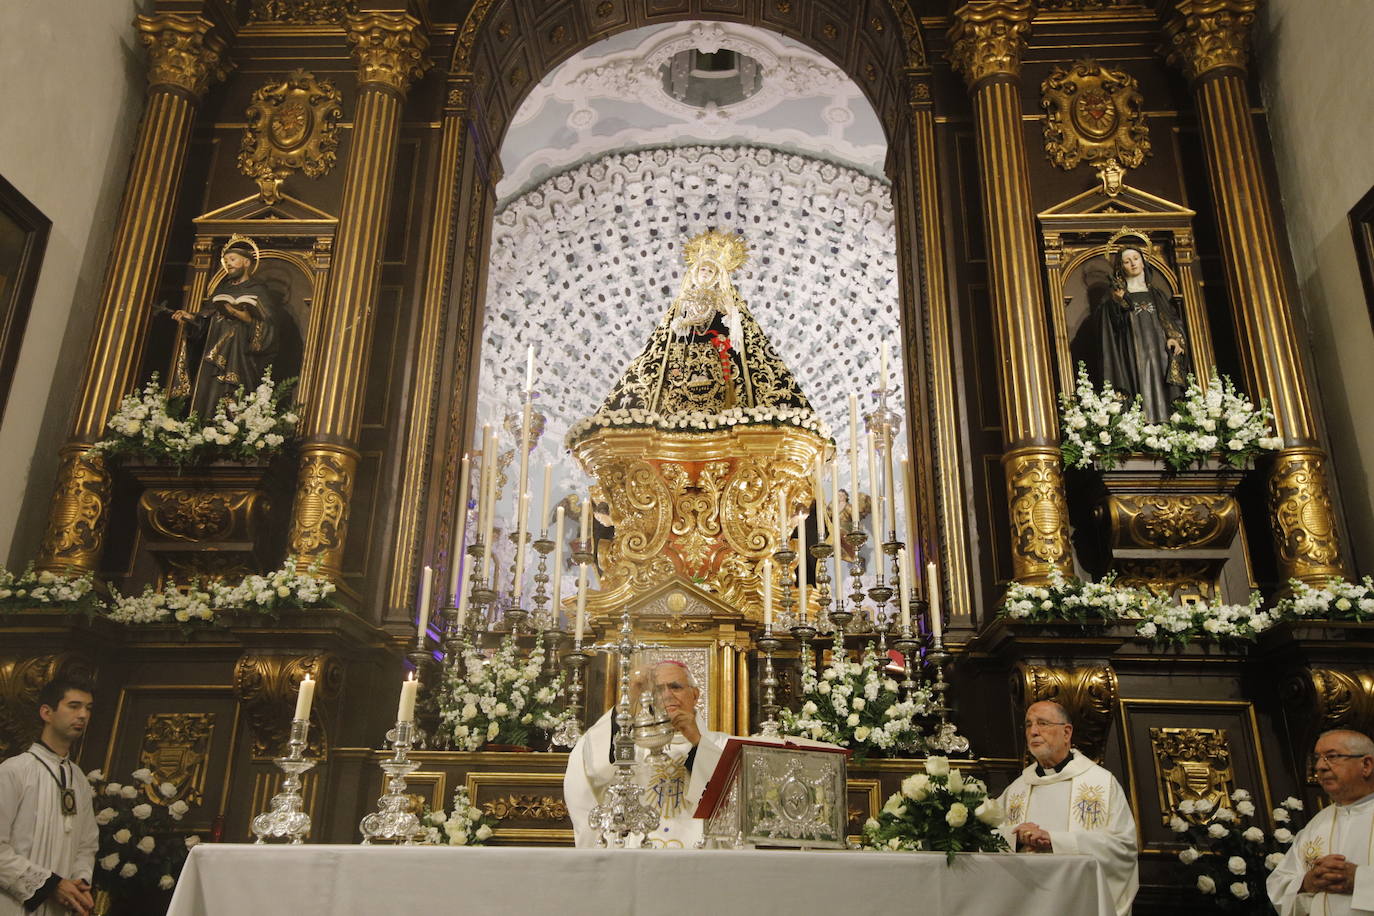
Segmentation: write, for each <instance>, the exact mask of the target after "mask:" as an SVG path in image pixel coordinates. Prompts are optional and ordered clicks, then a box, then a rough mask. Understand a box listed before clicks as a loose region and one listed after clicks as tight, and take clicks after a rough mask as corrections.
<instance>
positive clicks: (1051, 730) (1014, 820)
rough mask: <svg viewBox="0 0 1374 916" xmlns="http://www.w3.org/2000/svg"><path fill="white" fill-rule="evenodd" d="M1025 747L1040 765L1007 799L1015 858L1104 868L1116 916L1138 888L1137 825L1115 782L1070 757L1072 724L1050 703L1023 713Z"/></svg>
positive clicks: (1006, 827) (1006, 826) (1005, 830)
mask: <svg viewBox="0 0 1374 916" xmlns="http://www.w3.org/2000/svg"><path fill="white" fill-rule="evenodd" d="M1025 725H1026V746H1027V748H1028V749H1029V750H1030V753H1031V756H1032V757H1034V758H1035V764H1033V765H1032V766H1028V767H1026V769H1025V770H1024V771H1022V773H1021V775H1020V776H1018V777H1017V778H1016V781H1015V782H1013V783H1012V784H1011V786H1010V787H1009V788H1008V789H1007V791H1006V792H1005V793H1003V795H1002V799H1001V802H1002V810H1004V811H1005V812H1006V813H1007V819H1006V820H1005V821H1004V822H1003V826H1002V828H1001V830H1002V835H1003V836H1005V837H1006V839H1007V843H1008V844H1009V845H1010V846H1011V848H1012V849H1013V850H1016V851H1017V852H1032V853H1036V852H1040V853H1068V854H1073V853H1078V854H1082V855H1089V856H1092V857H1093V858H1094V859H1096V860H1097V862H1098V864H1099V865H1100V866H1101V867H1102V873H1103V875H1104V876H1105V877H1106V879H1107V887H1108V888H1109V889H1110V891H1111V895H1112V899H1113V900H1114V901H1115V903H1116V912H1117V914H1118V916H1126V914H1127V913H1130V911H1131V902H1132V901H1133V900H1135V893H1136V890H1137V889H1138V888H1139V887H1140V863H1139V860H1138V859H1137V857H1136V856H1137V853H1136V843H1137V840H1136V829H1135V818H1134V816H1132V814H1131V805H1130V802H1129V801H1127V799H1126V793H1125V792H1124V791H1123V790H1122V788H1121V784H1120V783H1118V782H1117V781H1116V777H1114V776H1112V774H1111V773H1109V772H1107V770H1105V769H1104V768H1102V767H1100V766H1098V765H1097V764H1095V763H1093V762H1092V761H1091V760H1089V759H1088V758H1087V757H1085V756H1083V755H1082V754H1081V753H1079V752H1078V751H1077V750H1073V747H1072V744H1073V725H1072V724H1071V723H1070V722H1069V715H1068V712H1067V711H1066V710H1065V709H1064V707H1062V706H1060V705H1059V704H1058V703H1055V702H1053V701H1050V700H1044V701H1041V702H1039V703H1033V704H1031V706H1030V708H1029V709H1027V710H1026V722H1025Z"/></svg>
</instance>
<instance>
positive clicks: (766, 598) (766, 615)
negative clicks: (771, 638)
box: [762, 557, 773, 631]
mask: <svg viewBox="0 0 1374 916" xmlns="http://www.w3.org/2000/svg"><path fill="white" fill-rule="evenodd" d="M762 574H763V628H764V629H765V630H770V631H771V630H772V629H773V561H772V559H771V558H769V557H764V558H763V571H762Z"/></svg>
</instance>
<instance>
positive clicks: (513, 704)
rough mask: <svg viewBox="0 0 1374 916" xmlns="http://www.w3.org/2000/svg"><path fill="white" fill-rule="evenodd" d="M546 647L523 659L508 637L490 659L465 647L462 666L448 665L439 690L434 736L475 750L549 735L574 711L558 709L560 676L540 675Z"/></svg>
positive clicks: (450, 744) (537, 644)
mask: <svg viewBox="0 0 1374 916" xmlns="http://www.w3.org/2000/svg"><path fill="white" fill-rule="evenodd" d="M543 668H544V648H543V643H542V640H539V639H536V640H535V644H534V647H533V648H532V649H531V650H530V651H529V653H528V654H526V655H525V656H524V657H521V655H520V650H519V646H518V645H517V643H516V640H515V638H514V637H513V636H510V635H507V636H506V637H505V638H504V639H502V641H501V644H500V646H499V647H498V648H497V650H496V652H495V654H494V655H492V656H491V657H490V658H488V657H486V656H484V655H483V654H482V653H481V652H480V651H478V650H477V649H476V648H475V647H474V646H472V645H471V644H467V645H465V646H464V647H463V665H462V667H461V670H456V667H454V666H451V667H450V668H449V669H447V671H446V673H445V675H444V681H443V684H442V689H441V690H440V691H439V729H438V737H439V740H440V741H441V742H443V743H444V744H445V745H446V746H448V747H452V748H456V749H458V750H463V751H475V750H477V749H478V748H480V747H481V746H482V745H484V744H510V745H518V746H526V747H528V746H531V742H532V741H533V740H535V738H536V737H539V734H538V733H540V732H542V733H544V735H543V737H545V738H546V737H547V736H548V735H549V734H552V733H553V732H554V731H555V730H556V729H557V728H558V726H559V725H561V724H562V723H563V722H564V720H566V719H567V718H569V717H570V716H571V715H572V713H571V712H569V711H568V710H564V709H560V708H559V697H560V695H561V694H562V691H563V675H562V673H561V672H560V673H558V674H555V675H553V676H551V677H547V678H546V677H545V676H544V671H543Z"/></svg>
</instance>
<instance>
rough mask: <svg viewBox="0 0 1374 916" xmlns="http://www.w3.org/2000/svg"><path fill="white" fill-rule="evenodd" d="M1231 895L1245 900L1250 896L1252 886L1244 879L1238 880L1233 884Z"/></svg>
mask: <svg viewBox="0 0 1374 916" xmlns="http://www.w3.org/2000/svg"><path fill="white" fill-rule="evenodd" d="M1231 895H1232V896H1233V897H1235V898H1236V899H1237V900H1245V899H1248V898H1249V896H1250V888H1249V887H1248V886H1247V885H1246V883H1245V882H1244V881H1237V882H1235V883H1234V884H1232V885H1231Z"/></svg>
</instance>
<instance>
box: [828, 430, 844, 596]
mask: <svg viewBox="0 0 1374 916" xmlns="http://www.w3.org/2000/svg"><path fill="white" fill-rule="evenodd" d="M830 512H831V515H830V550H831V555H830V556H831V563H832V564H833V566H834V567H835V572H834V574H833V575H832V576H831V584H830V590H831V593H832V594H833V595H834V596H835V597H836V598H837V599H838V598H839V594H840V562H841V556H840V460H839V458H838V457H837V458H836V459H835V460H834V461H832V462H830Z"/></svg>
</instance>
